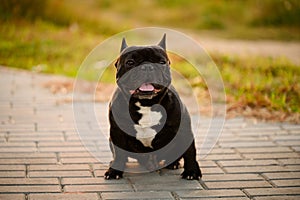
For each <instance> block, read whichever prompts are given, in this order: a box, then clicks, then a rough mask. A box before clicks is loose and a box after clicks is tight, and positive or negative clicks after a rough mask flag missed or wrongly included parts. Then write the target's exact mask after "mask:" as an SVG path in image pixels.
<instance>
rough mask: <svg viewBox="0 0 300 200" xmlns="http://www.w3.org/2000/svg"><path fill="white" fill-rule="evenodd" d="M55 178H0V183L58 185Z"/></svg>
mask: <svg viewBox="0 0 300 200" xmlns="http://www.w3.org/2000/svg"><path fill="white" fill-rule="evenodd" d="M58 184H59V182H58V179H57V178H0V185H58Z"/></svg>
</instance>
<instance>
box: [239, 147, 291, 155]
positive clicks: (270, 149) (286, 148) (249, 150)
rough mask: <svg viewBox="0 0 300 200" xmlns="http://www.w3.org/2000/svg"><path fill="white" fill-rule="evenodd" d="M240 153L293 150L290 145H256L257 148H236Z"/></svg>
mask: <svg viewBox="0 0 300 200" xmlns="http://www.w3.org/2000/svg"><path fill="white" fill-rule="evenodd" d="M236 149H237V151H239V152H240V153H280V152H293V151H292V150H291V149H290V148H289V147H281V146H276V147H255V148H236Z"/></svg>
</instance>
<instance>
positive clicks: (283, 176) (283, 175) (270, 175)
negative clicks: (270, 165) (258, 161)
mask: <svg viewBox="0 0 300 200" xmlns="http://www.w3.org/2000/svg"><path fill="white" fill-rule="evenodd" d="M263 175H264V176H266V177H268V178H269V179H271V180H274V179H295V178H300V172H276V173H264V174H263Z"/></svg>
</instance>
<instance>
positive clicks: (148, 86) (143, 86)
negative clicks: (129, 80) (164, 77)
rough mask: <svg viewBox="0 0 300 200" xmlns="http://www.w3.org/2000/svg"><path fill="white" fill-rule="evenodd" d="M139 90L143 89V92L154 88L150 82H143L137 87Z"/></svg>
mask: <svg viewBox="0 0 300 200" xmlns="http://www.w3.org/2000/svg"><path fill="white" fill-rule="evenodd" d="M139 90H140V91H143V92H151V91H153V90H154V87H153V85H152V84H150V83H143V84H142V85H141V86H140V87H139Z"/></svg>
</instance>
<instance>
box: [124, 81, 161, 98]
mask: <svg viewBox="0 0 300 200" xmlns="http://www.w3.org/2000/svg"><path fill="white" fill-rule="evenodd" d="M160 91H161V89H158V88H156V87H155V85H154V84H152V83H143V84H142V85H141V86H140V87H139V88H137V89H136V90H130V91H129V92H130V94H131V95H134V96H136V97H138V98H141V99H151V98H153V97H154V96H156V95H157V93H159V92H160Z"/></svg>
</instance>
